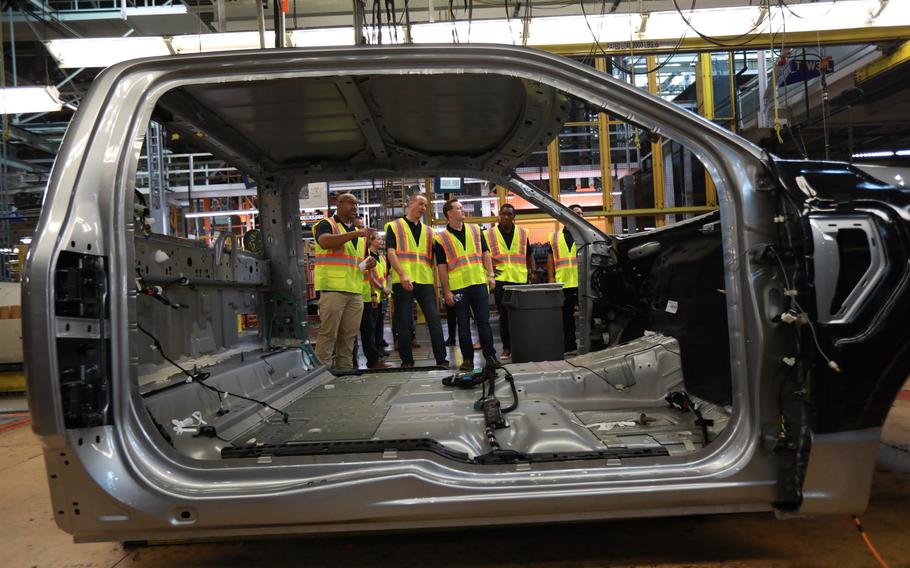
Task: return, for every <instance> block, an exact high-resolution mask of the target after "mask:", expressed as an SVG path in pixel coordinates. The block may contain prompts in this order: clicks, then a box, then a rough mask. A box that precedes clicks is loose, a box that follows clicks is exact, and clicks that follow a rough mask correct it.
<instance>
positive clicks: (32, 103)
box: [0, 86, 63, 114]
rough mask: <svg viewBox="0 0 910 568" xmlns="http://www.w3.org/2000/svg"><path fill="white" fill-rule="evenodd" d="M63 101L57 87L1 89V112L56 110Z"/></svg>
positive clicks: (20, 112)
mask: <svg viewBox="0 0 910 568" xmlns="http://www.w3.org/2000/svg"><path fill="white" fill-rule="evenodd" d="M62 106H63V103H62V102H61V101H60V93H59V92H58V91H57V88H56V87H51V86H43V87H5V88H2V89H0V114H24V113H28V112H54V111H58V110H60V108H61V107H62Z"/></svg>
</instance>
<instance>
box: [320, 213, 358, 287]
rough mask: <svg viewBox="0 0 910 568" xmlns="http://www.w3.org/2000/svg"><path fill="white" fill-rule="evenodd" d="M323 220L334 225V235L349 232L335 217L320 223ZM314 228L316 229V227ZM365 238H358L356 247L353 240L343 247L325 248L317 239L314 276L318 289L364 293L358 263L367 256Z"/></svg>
mask: <svg viewBox="0 0 910 568" xmlns="http://www.w3.org/2000/svg"><path fill="white" fill-rule="evenodd" d="M323 221H327V222H328V223H329V225H330V226H331V227H332V234H333V235H342V234H344V233H347V230H346V229H345V228H344V226H343V225H340V224H338V223H336V222H335V219H332V218H331V217H327V218H325V219H323V220H322V221H319V223H322V222H323ZM319 223H317V225H318V224H319ZM313 229H314V231H315V229H316V227H315V226H314V227H313ZM365 240H366V239H358V240H357V241H358V242H357V246H356V247H354V242H353V241H348V242H346V243H344V246H342V247H339V248H334V249H325V248H322V247H321V246H319V241H318V239H317V241H316V247H315V248H316V270H315V272H316V274H315V278H314V280H315V282H314V285H315V286H314V287H315V289H316V290H317V291H326V292H351V293H354V294H361V293H363V271H362V270H360V267H359V266H357V265H358V264H360V261H361V260H363V258H364V257H365V256H366V242H365Z"/></svg>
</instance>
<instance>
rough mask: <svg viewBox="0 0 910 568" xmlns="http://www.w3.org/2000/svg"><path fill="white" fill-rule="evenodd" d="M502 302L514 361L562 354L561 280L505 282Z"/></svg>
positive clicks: (543, 359) (546, 357) (534, 359)
mask: <svg viewBox="0 0 910 568" xmlns="http://www.w3.org/2000/svg"><path fill="white" fill-rule="evenodd" d="M502 303H503V305H504V306H505V308H506V309H507V310H509V334H510V335H511V336H512V362H513V363H526V362H528V361H559V360H561V359H562V358H563V337H562V304H563V293H562V283H555V284H521V285H516V286H506V287H505V294H504V295H503V299H502Z"/></svg>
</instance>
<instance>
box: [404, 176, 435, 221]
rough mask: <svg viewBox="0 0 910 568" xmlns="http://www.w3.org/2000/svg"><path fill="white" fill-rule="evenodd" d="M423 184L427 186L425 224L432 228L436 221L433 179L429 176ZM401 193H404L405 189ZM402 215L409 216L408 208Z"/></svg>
mask: <svg viewBox="0 0 910 568" xmlns="http://www.w3.org/2000/svg"><path fill="white" fill-rule="evenodd" d="M423 183H425V184H426V188H427V191H426V194H427V196H426V197H427V212H426V214H425V215H424V219H423V222H424V223H426V224H428V225H429V226H431V227H432V226H433V221H435V220H436V209H435V208H434V207H433V178H431V177H429V176H428V177H426V178H424V180H423ZM401 191H402V193H404V188H403V187H402V190H401ZM402 214H407V206H405V210H404V211H403V212H402Z"/></svg>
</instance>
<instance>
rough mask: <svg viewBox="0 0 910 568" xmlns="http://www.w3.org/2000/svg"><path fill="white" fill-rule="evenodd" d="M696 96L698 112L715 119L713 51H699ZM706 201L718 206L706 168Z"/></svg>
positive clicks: (714, 189) (708, 203) (711, 180)
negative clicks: (712, 75) (712, 69)
mask: <svg viewBox="0 0 910 568" xmlns="http://www.w3.org/2000/svg"><path fill="white" fill-rule="evenodd" d="M695 96H696V101H697V102H698V114H700V115H702V116H703V117H705V118H707V119H708V120H714V82H713V79H712V77H711V53H699V54H698V63H697V65H696V72H695ZM705 202H706V204H707V205H708V206H710V207H716V206H717V188H716V187H714V180H713V179H711V174H710V173H708V171H707V170H705Z"/></svg>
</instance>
